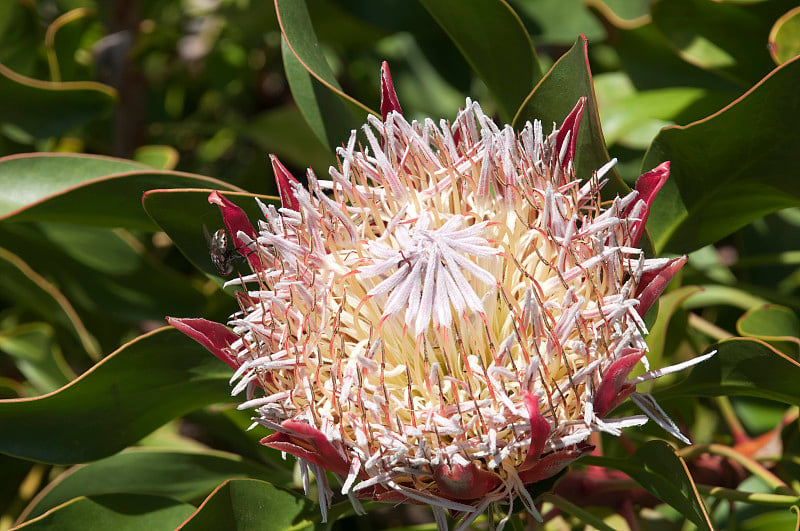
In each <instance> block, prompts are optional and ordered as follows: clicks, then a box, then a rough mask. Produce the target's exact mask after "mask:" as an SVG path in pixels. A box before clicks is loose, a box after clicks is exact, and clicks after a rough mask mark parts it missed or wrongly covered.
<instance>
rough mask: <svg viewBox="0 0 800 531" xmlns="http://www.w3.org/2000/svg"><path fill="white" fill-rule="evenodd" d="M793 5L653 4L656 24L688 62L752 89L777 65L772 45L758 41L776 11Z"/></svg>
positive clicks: (697, 0)
mask: <svg viewBox="0 0 800 531" xmlns="http://www.w3.org/2000/svg"><path fill="white" fill-rule="evenodd" d="M795 3H796V2H794V0H792V4H795ZM787 4H788V3H787V2H785V1H782V0H777V1H776V0H773V1H772V2H765V3H764V4H762V5H758V4H753V5H735V4H731V3H728V2H708V1H707V0H668V1H664V0H660V1H657V2H655V3H654V4H653V7H652V9H651V15H652V17H653V24H654V25H655V26H656V28H658V29H659V31H661V33H662V34H663V35H664V36H665V37H666V39H667V40H668V41H669V43H670V44H671V45H672V46H673V47H674V48H675V49H676V50H678V53H679V54H680V55H681V57H683V58H684V60H686V61H687V62H689V63H692V64H696V65H698V66H701V67H702V68H706V69H709V70H714V71H716V72H718V73H719V74H720V75H721V76H723V77H727V78H728V79H731V80H733V81H735V82H737V83H739V84H740V85H742V86H743V87H747V86H750V85H751V84H753V83H755V82H757V81H758V80H759V79H761V78H762V77H764V76H765V75H766V74H767V73H768V72H769V71H770V69H772V67H773V66H774V64H773V63H772V61H771V60H770V57H769V53H768V51H767V47H766V46H764V45H763V44H761V45H760V46H754V45H753V43H763V41H764V38H765V36H766V34H767V32H768V31H769V27H770V25H771V24H772V21H774V20H775V18H776V17H777V14H776V10H777V11H778V12H779V11H780V7H779V6H780V5H787ZM787 9H788V8H787Z"/></svg>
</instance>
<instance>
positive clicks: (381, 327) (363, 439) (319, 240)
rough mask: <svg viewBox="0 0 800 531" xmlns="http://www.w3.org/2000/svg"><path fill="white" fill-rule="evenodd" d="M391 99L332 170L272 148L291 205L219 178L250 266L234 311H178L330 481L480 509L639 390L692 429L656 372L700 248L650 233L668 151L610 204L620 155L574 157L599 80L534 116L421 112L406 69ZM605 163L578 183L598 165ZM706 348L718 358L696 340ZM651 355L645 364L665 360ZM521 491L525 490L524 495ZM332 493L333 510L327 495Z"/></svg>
mask: <svg viewBox="0 0 800 531" xmlns="http://www.w3.org/2000/svg"><path fill="white" fill-rule="evenodd" d="M382 96H383V97H382V105H381V109H382V114H383V118H382V119H379V118H376V117H370V118H369V120H368V124H367V125H365V126H364V127H363V134H364V137H365V138H366V144H365V145H359V144H358V143H357V137H356V132H355V131H354V132H353V133H352V135H351V137H350V139H349V141H348V143H347V145H346V146H344V147H342V148H340V149H339V150H338V153H337V154H338V161H339V164H338V167H337V168H331V169H330V180H320V179H317V177H316V176H315V175H314V173H313V171H311V170H309V171H308V187H307V188H306V187H304V186H302V185H301V184H300V183H299V182H298V181H297V180H296V179H295V178H294V177H292V176H291V175H290V174H289V172H288V171H287V170H286V169H285V168H284V167H283V166H282V165H281V164H280V162H278V160H277V159H275V158H274V157H273V159H272V162H273V168H274V170H275V173H276V176H277V181H278V185H279V190H280V197H281V202H282V206H281V207H280V208H275V207H273V206H271V205H264V204H261V209H262V211H263V215H264V218H265V219H263V220H260V221H259V222H258V227H257V229H256V228H253V227H252V226H251V225H250V222H249V221H248V220H247V217H246V216H245V215H244V213H243V212H242V211H241V210H240V209H239V208H238V207H236V206H235V205H234V204H233V203H232V202H230V201H229V200H228V199H226V198H225V197H223V196H222V195H221V194H218V193H216V192H215V193H213V194H212V195H211V198H210V201H211V202H213V203H216V204H217V205H219V207H220V209H221V211H222V214H223V219H224V221H225V223H226V226H227V229H228V232H229V233H230V235H231V238H232V241H233V243H234V244H235V246H236V247H237V248H239V252H240V253H241V254H242V255H244V256H246V257H247V261H248V262H249V265H250V267H251V269H252V273H251V274H248V275H246V276H243V277H240V278H238V279H235V280H231V281H230V282H229V284H242V285H243V287H244V291H241V292H239V293H238V301H239V304H240V307H241V311H239V312H237V313H236V314H234V315H233V316H232V317H231V319H230V321H229V323H228V324H229V325H230V326H231V327H232V331H231V330H230V329H229V328H227V327H225V326H223V325H220V324H216V323H210V322H208V321H204V320H201V319H172V320H171V322H172V323H173V324H174V325H175V326H176V327H178V328H180V329H181V330H183V331H185V332H186V333H187V334H189V335H190V336H192V337H193V338H195V339H197V340H198V341H200V342H201V343H203V344H204V345H206V346H207V347H208V348H209V349H210V350H211V351H212V352H214V353H215V354H216V355H217V356H218V357H220V358H221V359H222V360H223V361H225V362H226V363H228V364H229V365H230V366H231V367H232V368H233V369H235V374H234V377H233V380H234V381H235V382H236V383H235V386H234V389H233V393H234V394H241V393H244V394H245V395H246V398H245V401H244V403H242V404H241V406H240V407H242V408H247V409H254V411H255V422H256V423H257V424H260V425H263V426H265V427H267V428H269V429H271V430H274V431H273V433H272V434H271V435H269V436H267V437H266V438H264V439H263V441H262V442H263V444H265V445H266V446H269V447H272V448H276V449H278V450H281V451H283V452H286V453H289V454H293V455H294V456H295V457H297V458H298V459H299V461H300V463H301V464H302V465H303V467H302V468H303V470H306V469H307V468H308V469H311V470H312V471H313V472H314V475H315V477H316V479H317V482H318V484H319V486H320V489H319V490H320V493H321V494H320V496H321V500H320V501H321V506H322V508H323V512H324V511H325V507H326V505H327V503H329V501H330V495H331V492H332V491H331V489H330V487H329V485H328V481H327V478H326V474H325V471H326V470H327V471H330V472H332V473H333V474H335V475H337V476H339V478H340V479H341V491H342V493H343V494H347V495H348V496H350V498H351V500H353V501H354V503H355V504H356V506H358V502H357V499H358V498H375V499H379V500H387V501H403V500H411V501H416V502H422V503H426V504H429V505H431V506H432V507H433V508H434V514H435V515H436V518H437V522H438V523H439V525H440V527H446V519H445V510H448V511H450V512H451V513H452V514H454V515H456V516H458V517H460V518H461V525H462V526H466V525H468V524H469V522H471V521H472V519H473V518H474V517H475V516H477V515H479V514H480V513H482V512H483V511H484V510H486V509H487V508H488V507H489V506H490V505H494V504H506V503H508V504H511V503H513V501H514V500H515V499H520V500H522V503H523V504H524V505H525V506H526V507H527V509H528V510H529V511H530V512H531V513H532V514H534V515H536V516H538V513H537V512H536V508H535V507H534V503H533V500H532V499H531V496H530V494H529V492H528V490H527V489H526V485H527V484H530V483H532V482H536V481H540V480H543V479H547V478H549V477H551V476H553V475H555V474H557V473H558V472H559V471H561V470H562V469H563V468H564V467H566V466H567V465H568V464H569V463H570V462H571V461H573V460H575V459H576V458H578V457H579V456H581V455H582V454H584V453H585V452H587V451H590V450H591V446H590V445H589V444H588V443H587V439H588V438H589V436H590V434H592V432H607V433H612V434H619V433H620V430H621V429H622V428H624V427H629V426H635V425H640V424H643V423H644V422H646V420H647V417H645V416H642V415H637V416H631V417H625V418H609V417H608V414H609V413H610V412H611V410H612V409H613V408H614V407H615V406H616V405H617V404H618V403H619V402H620V401H621V400H623V399H625V398H626V397H628V396H631V397H632V398H633V399H634V401H635V402H636V404H638V405H639V406H640V407H641V408H642V409H643V410H644V412H645V413H647V414H648V415H649V416H650V417H651V418H653V419H654V420H655V421H656V422H658V423H659V424H660V425H661V426H663V427H664V428H665V429H666V430H667V431H669V432H670V433H672V434H673V435H674V436H675V437H678V438H679V439H682V440H685V438H684V437H683V435H681V433H680V431H679V430H678V428H677V427H676V426H675V424H674V423H673V422H672V421H671V420H669V418H668V417H667V416H666V415H665V414H664V412H663V411H662V410H661V409H660V408H659V407H658V405H657V404H656V403H655V401H654V400H653V399H652V398H651V397H650V396H649V395H646V394H638V393H636V392H635V386H636V384H637V383H640V382H642V381H645V380H648V379H651V378H655V377H657V376H661V375H662V374H664V373H666V372H669V371H671V370H679V369H681V368H683V366H685V365H686V364H684V365H679V366H674V367H672V368H668V369H662V370H659V371H651V372H647V373H645V374H644V375H642V376H639V377H638V378H635V379H630V380H626V378H627V377H628V374H629V373H630V371H631V370H632V369H633V368H634V366H635V365H636V364H637V363H639V362H641V363H643V364H644V365H645V367H646V365H647V362H646V358H645V352H646V349H647V347H646V345H645V342H644V339H643V334H644V333H646V327H645V324H644V322H643V320H642V316H643V315H644V314H645V312H646V311H647V309H648V308H649V307H650V306H651V304H652V303H653V302H654V301H655V299H656V298H657V297H658V295H659V294H660V293H661V291H662V290H663V289H664V287H665V286H666V284H667V283H668V282H669V280H670V279H671V278H672V276H673V275H674V274H675V273H676V272H677V271H678V269H680V267H681V266H682V265H683V264H684V262H685V261H686V257H680V258H675V259H672V260H667V259H649V258H646V257H645V256H644V254H643V252H642V250H641V249H640V248H639V247H638V245H639V240H640V238H641V237H642V235H643V232H644V226H645V222H646V220H647V217H648V213H649V210H650V206H651V204H652V202H653V199H654V197H655V194H656V193H657V192H658V190H659V188H660V187H661V186H662V184H663V183H664V181H665V180H666V179H667V177H668V174H669V164H668V163H664V164H662V165H660V166H659V167H657V168H655V169H654V170H652V171H650V172H648V173H646V174H644V175H643V176H642V177H640V179H639V180H638V182H637V184H636V189H635V190H634V191H633V192H631V193H630V194H628V195H627V196H625V197H617V198H616V199H613V200H612V201H610V202H608V203H605V204H604V203H601V200H600V197H599V191H600V189H601V188H602V187H603V184H604V182H605V180H604V174H605V173H606V172H607V171H608V169H609V168H610V167H611V165H612V164H613V162H612V163H609V164H607V165H606V166H604V167H603V168H600V169H598V170H597V172H595V173H594V174H593V175H590V176H576V175H575V172H574V165H573V161H574V157H575V150H576V144H577V142H576V140H577V131H578V126H579V122H580V118H581V114H582V112H583V109H584V104H585V100H581V101H579V102H578V104H577V106H576V107H575V109H574V110H573V111H572V113H570V114H569V116H567V117H566V119H565V121H564V123H563V124H562V125H561V126H560V127H554V128H553V129H552V132H550V133H545V131H544V128H543V125H542V124H541V123H539V122H538V121H537V122H534V123H527V124H526V125H525V127H524V128H523V129H522V130H521V131H519V132H515V131H514V130H512V128H511V127H510V126H504V127H500V126H498V125H496V124H495V123H494V122H493V121H492V120H491V119H490V118H489V117H488V116H486V115H485V114H484V113H483V112H482V110H481V107H480V106H479V105H478V103H477V102H474V101H470V100H467V102H466V105H465V107H464V109H463V110H462V111H461V112H459V113H458V116H457V117H456V119H455V121H454V122H453V123H448V122H446V121H444V120H442V121H440V122H439V123H438V124H437V123H435V122H434V121H433V120H430V119H428V120H425V121H424V123H418V122H411V123H409V122H408V121H407V120H406V119H405V118H404V117H403V115H402V113H401V112H400V106H399V104H398V102H397V98H396V96H395V94H394V89H393V87H392V84H391V79H390V77H389V73H388V69H387V68H386V66H385V65H384V69H383V72H382ZM581 177H585V178H586V179H585V180H584V181H583V182H581V180H580V178H581ZM697 361H699V360H697ZM646 368H647V367H646ZM509 512H510V511H509ZM323 514H324V513H323Z"/></svg>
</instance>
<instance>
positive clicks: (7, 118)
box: [0, 64, 117, 139]
mask: <svg viewBox="0 0 800 531" xmlns="http://www.w3.org/2000/svg"><path fill="white" fill-rule="evenodd" d="M116 99H117V93H116V91H115V90H114V89H112V88H111V87H109V86H107V85H102V84H100V83H96V82H94V81H68V82H63V83H58V82H50V81H40V80H38V79H32V78H29V77H26V76H23V75H22V74H19V73H17V72H14V71H13V70H11V69H10V68H8V67H7V66H5V65H3V64H0V117H2V118H0V124H11V125H13V126H14V127H15V128H16V129H17V130H19V131H21V132H22V133H24V134H25V135H27V136H30V137H31V139H41V138H49V137H53V136H59V135H63V134H65V133H67V132H69V131H70V130H72V129H74V128H75V127H77V126H79V125H83V124H85V123H86V122H89V121H90V120H93V119H95V118H98V117H100V116H102V115H104V114H106V113H108V112H109V111H110V110H111V108H112V107H113V105H114V103H115V102H116Z"/></svg>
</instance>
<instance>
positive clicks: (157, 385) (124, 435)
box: [0, 328, 231, 464]
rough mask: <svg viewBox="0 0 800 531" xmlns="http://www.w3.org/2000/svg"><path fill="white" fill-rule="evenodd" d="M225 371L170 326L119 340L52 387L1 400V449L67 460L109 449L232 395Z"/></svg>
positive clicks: (42, 458)
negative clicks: (104, 354) (83, 370)
mask: <svg viewBox="0 0 800 531" xmlns="http://www.w3.org/2000/svg"><path fill="white" fill-rule="evenodd" d="M229 378H230V370H229V369H228V367H226V366H225V365H224V364H223V363H221V362H220V361H219V360H217V359H216V358H215V357H214V356H212V355H211V354H209V353H208V352H206V351H205V350H203V349H202V348H201V347H200V346H198V345H197V344H196V343H194V342H193V341H192V340H190V339H189V338H187V337H185V336H184V335H183V334H181V333H180V332H178V331H177V330H174V329H170V328H162V329H159V330H157V331H155V332H151V333H149V334H145V335H143V336H140V337H139V338H137V339H135V340H134V341H131V342H130V343H128V344H126V345H123V346H122V347H121V348H120V349H119V350H117V351H116V352H114V353H112V354H110V355H109V356H107V357H106V358H105V359H103V360H102V361H101V362H100V363H98V364H97V365H95V366H94V367H93V368H92V369H91V370H90V371H88V372H86V373H85V374H83V375H81V376H80V377H79V378H78V379H77V380H75V381H73V382H72V383H70V384H69V385H67V386H65V387H62V388H61V389H59V390H58V391H56V392H54V393H51V394H48V395H44V396H41V397H38V398H31V399H13V400H1V401H0V424H2V426H3V437H2V438H0V452H2V453H6V454H9V455H13V456H17V457H22V458H24V459H34V460H37V461H42V462H46V463H58V464H71V463H80V462H85V461H90V460H94V459H99V458H101V457H106V456H108V455H111V454H114V453H116V452H118V451H119V450H121V449H122V448H125V447H126V446H129V445H131V444H134V443H135V442H136V441H138V440H139V439H141V438H142V437H144V436H145V435H147V434H148V433H150V432H152V431H153V430H154V429H156V428H158V427H159V426H161V425H163V424H164V423H166V422H168V421H170V420H172V419H174V418H177V417H179V416H181V415H183V414H185V413H187V412H189V411H193V410H195V409H198V408H201V407H203V406H206V405H209V404H213V403H218V402H228V401H230V400H231V398H230V393H229V386H228V379H229Z"/></svg>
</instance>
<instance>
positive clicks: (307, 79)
mask: <svg viewBox="0 0 800 531" xmlns="http://www.w3.org/2000/svg"><path fill="white" fill-rule="evenodd" d="M275 10H276V12H277V14H278V22H279V24H280V27H281V33H282V35H283V41H282V52H283V64H284V68H285V70H286V79H287V80H288V81H289V87H290V88H291V90H292V96H293V97H294V100H295V103H297V106H298V108H299V109H300V111H301V112H302V113H303V116H304V117H305V119H306V122H307V123H308V125H309V126H310V127H311V129H312V130H313V131H314V134H316V135H317V137H318V138H319V139H320V140H321V141H322V143H323V144H325V145H326V146H328V147H329V149H331V151H335V149H336V147H338V146H340V145H342V143H346V142H347V138H348V137H349V136H350V131H351V130H352V129H357V128H358V127H359V126H360V125H361V124H363V123H364V122H366V115H367V114H369V113H372V114H377V113H376V112H375V111H373V110H371V109H370V108H369V107H367V106H366V105H364V104H362V103H361V102H359V101H357V100H355V99H354V98H351V97H350V96H348V95H347V94H345V93H344V91H343V90H342V87H341V86H340V85H339V82H338V81H337V80H336V77H335V76H334V75H333V71H331V68H330V66H329V65H328V62H327V60H326V59H325V56H324V54H323V52H322V47H321V46H320V44H319V42H318V41H317V36H316V34H315V33H314V28H313V26H312V25H311V17H310V16H309V14H308V8H307V7H306V4H305V2H297V1H294V0H275ZM375 76H376V78H377V76H378V65H375Z"/></svg>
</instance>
